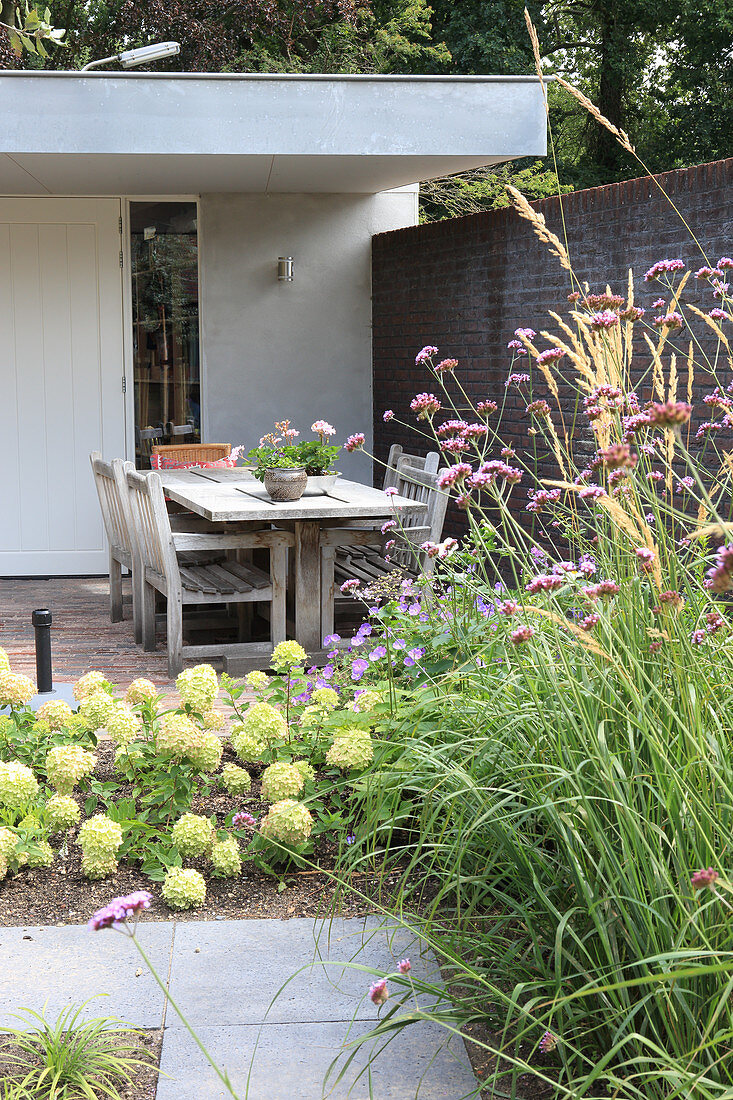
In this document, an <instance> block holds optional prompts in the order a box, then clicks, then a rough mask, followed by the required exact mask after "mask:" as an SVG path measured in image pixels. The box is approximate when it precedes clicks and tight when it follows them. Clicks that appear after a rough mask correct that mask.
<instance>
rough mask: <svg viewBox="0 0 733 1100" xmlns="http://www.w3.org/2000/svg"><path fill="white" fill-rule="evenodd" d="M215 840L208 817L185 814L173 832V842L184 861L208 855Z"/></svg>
mask: <svg viewBox="0 0 733 1100" xmlns="http://www.w3.org/2000/svg"><path fill="white" fill-rule="evenodd" d="M215 839H216V836H215V833H214V830H213V829H212V827H211V822H210V821H209V819H208V817H201V816H200V815H199V814H183V816H182V817H179V819H178V821H177V822H176V823H175V825H174V826H173V829H172V830H171V840H172V841H173V844H174V845H175V847H176V848H177V849H178V851H179V852H180V853H181V855H182V856H183V857H184V859H195V858H196V857H197V856H203V855H206V854H207V852H210V851H211V846H212V844H213V843H214V841H215Z"/></svg>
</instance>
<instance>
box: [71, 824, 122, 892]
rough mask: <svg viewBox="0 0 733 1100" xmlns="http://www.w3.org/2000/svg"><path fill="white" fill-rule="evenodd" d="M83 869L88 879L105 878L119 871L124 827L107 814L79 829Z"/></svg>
mask: <svg viewBox="0 0 733 1100" xmlns="http://www.w3.org/2000/svg"><path fill="white" fill-rule="evenodd" d="M79 844H80V846H81V851H82V860H81V869H82V873H83V874H84V875H85V876H86V877H87V878H104V876H105V875H111V874H113V873H114V872H115V871H116V870H117V850H118V848H119V846H120V844H122V826H121V825H119V824H118V822H116V821H112V820H111V818H109V817H107V815H106V814H97V815H96V816H95V817H90V818H89V819H88V820H87V821H85V822H84V824H83V825H82V827H81V828H80V829H79Z"/></svg>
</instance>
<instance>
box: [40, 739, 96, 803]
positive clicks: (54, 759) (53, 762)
mask: <svg viewBox="0 0 733 1100" xmlns="http://www.w3.org/2000/svg"><path fill="white" fill-rule="evenodd" d="M96 764H97V758H96V756H94V755H93V754H92V753H91V752H85V750H84V749H82V748H80V747H79V746H78V745H54V746H53V748H51V749H49V751H48V755H47V756H46V775H47V776H48V781H49V783H50V784H51V786H52V787H55V788H56V790H57V791H58V793H59V794H71V792H72V791H73V789H74V787H75V786H76V784H77V783H78V782H79V780H80V779H83V778H84V777H85V776H87V775H91V774H92V772H93V771H94V769H95V767H96Z"/></svg>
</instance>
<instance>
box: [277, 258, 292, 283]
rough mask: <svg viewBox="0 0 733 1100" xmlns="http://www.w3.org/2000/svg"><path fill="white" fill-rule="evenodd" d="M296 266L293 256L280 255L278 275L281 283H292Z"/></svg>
mask: <svg viewBox="0 0 733 1100" xmlns="http://www.w3.org/2000/svg"><path fill="white" fill-rule="evenodd" d="M294 267H295V264H294V263H293V257H292V256H278V258H277V277H278V279H279V280H280V282H281V283H292V281H293V270H294Z"/></svg>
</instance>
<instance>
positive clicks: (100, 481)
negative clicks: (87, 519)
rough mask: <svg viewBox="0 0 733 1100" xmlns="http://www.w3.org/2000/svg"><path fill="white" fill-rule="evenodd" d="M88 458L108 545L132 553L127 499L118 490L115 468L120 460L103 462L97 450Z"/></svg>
mask: <svg viewBox="0 0 733 1100" xmlns="http://www.w3.org/2000/svg"><path fill="white" fill-rule="evenodd" d="M89 460H90V462H91V465H92V472H93V474H94V484H95V486H96V489H97V496H98V497H99V506H100V508H101V509H102V519H103V521H104V529H105V531H106V533H107V540H108V542H109V544H110V547H111V548H112V549H113V550H117V551H123V552H124V553H126V554H130V555H132V553H133V542H132V539H133V536H132V532H131V531H130V521H129V514H128V509H127V501H126V499H125V496H124V495H123V494H122V493H121V491H120V488H121V486H120V478H119V474H118V473H117V471H116V469H115V463H116V462H121V459H115V460H114V461H113V462H111V463H110V462H105V461H104V459H103V458H102V456H101V454H100V453H99V451H92V453H91V454H90V456H89Z"/></svg>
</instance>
